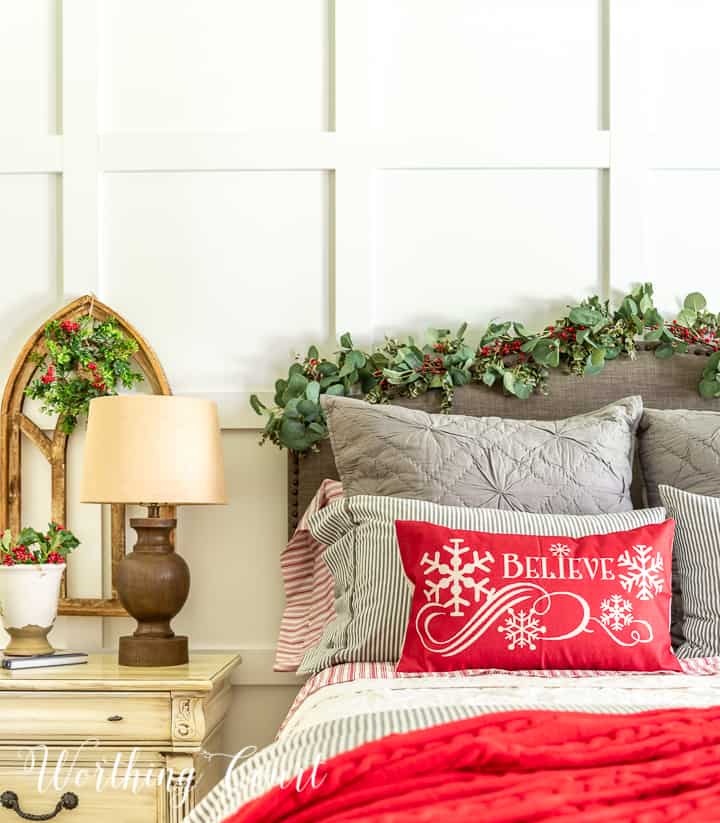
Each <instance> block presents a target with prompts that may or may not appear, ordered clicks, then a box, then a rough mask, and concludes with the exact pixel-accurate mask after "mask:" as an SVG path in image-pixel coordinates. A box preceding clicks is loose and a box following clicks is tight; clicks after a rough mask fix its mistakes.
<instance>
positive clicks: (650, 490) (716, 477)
mask: <svg viewBox="0 0 720 823" xmlns="http://www.w3.org/2000/svg"><path fill="white" fill-rule="evenodd" d="M638 448H639V453H640V465H641V467H642V473H643V479H644V480H645V487H646V489H647V499H648V504H649V505H650V506H660V505H662V504H661V502H660V494H659V492H658V486H659V485H660V484H661V483H662V484H663V485H665V486H672V487H673V488H675V489H681V490H682V491H686V492H692V493H693V494H714V495H717V494H720V412H717V411H687V410H685V409H673V410H671V411H661V410H659V409H645V413H644V414H643V417H642V420H641V422H640V428H639V430H638Z"/></svg>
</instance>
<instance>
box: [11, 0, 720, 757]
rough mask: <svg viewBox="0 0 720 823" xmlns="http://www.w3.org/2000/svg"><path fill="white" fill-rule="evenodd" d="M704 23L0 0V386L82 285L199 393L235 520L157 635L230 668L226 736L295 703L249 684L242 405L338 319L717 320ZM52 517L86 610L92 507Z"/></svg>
mask: <svg viewBox="0 0 720 823" xmlns="http://www.w3.org/2000/svg"><path fill="white" fill-rule="evenodd" d="M718 30H720V4H718V3H717V2H715V1H714V0H655V1H654V2H651V0H22V2H21V0H2V2H1V3H0V101H2V106H0V278H1V280H0V284H1V285H2V291H1V292H0V293H1V295H2V297H1V298H0V340H1V341H2V346H1V347H0V379H1V380H2V381H3V382H4V380H5V378H6V376H7V373H8V370H9V368H10V365H11V363H12V361H13V360H14V358H15V356H16V354H17V352H18V351H19V349H20V347H21V345H22V343H23V342H24V339H25V338H26V337H27V335H28V334H29V333H30V332H31V331H32V330H33V329H34V328H35V327H36V326H37V325H38V324H39V323H40V322H42V320H43V319H44V317H46V316H47V315H48V314H49V313H50V312H51V311H52V310H54V309H56V308H57V307H59V306H60V305H61V304H63V303H64V302H67V301H69V300H70V299H72V298H75V297H77V296H79V295H81V294H84V293H88V292H94V293H95V294H96V295H97V296H98V298H99V299H101V300H102V301H104V302H106V303H108V304H109V305H110V306H112V307H114V308H115V309H116V310H117V311H119V312H120V313H122V314H123V315H125V316H126V317H127V319H128V320H130V322H132V323H133V324H134V325H136V326H137V327H138V328H139V329H140V330H141V331H142V332H143V333H144V334H145V335H146V337H147V339H148V340H149V341H150V343H151V344H152V345H153V346H154V347H155V349H156V351H157V353H158V354H159V356H160V358H161V360H162V362H163V363H164V365H165V367H166V369H167V372H168V376H169V379H170V382H171V384H172V386H173V388H174V390H175V391H176V392H177V393H182V394H202V395H207V396H211V397H214V398H215V399H216V400H217V401H218V403H219V405H220V410H221V415H222V424H223V428H224V433H223V439H224V444H225V452H226V454H225V456H226V465H227V474H228V481H229V488H230V504H229V505H228V506H227V507H224V508H212V509H211V508H205V509H193V510H183V511H182V512H181V523H180V531H179V546H180V550H181V552H182V553H183V555H184V556H185V557H186V558H187V559H188V561H189V563H190V566H191V568H192V574H193V586H192V592H191V594H190V599H189V601H188V604H187V606H186V607H185V609H184V611H183V612H182V614H181V615H180V616H179V618H178V619H177V620H176V628H177V630H178V631H181V632H187V633H189V634H190V636H191V638H192V642H193V645H194V646H195V647H196V648H201V647H204V648H213V647H215V648H239V649H241V650H242V652H243V655H244V657H245V660H246V663H245V664H244V665H243V666H242V667H241V668H240V669H239V670H238V672H237V676H236V692H235V697H236V699H235V704H234V709H233V725H232V729H233V735H232V737H233V739H232V740H231V741H230V743H229V745H231V746H233V747H234V748H239V747H240V746H241V745H245V744H250V743H257V744H260V743H263V742H265V741H266V740H268V739H269V738H270V737H271V735H272V733H273V726H274V725H277V722H279V719H280V718H281V716H282V714H283V712H284V710H285V708H286V707H287V705H288V704H289V702H290V700H291V698H292V696H293V694H294V692H295V689H296V686H295V685H294V681H293V678H292V677H289V676H278V675H273V674H272V673H271V671H270V668H271V661H272V647H273V644H274V641H275V636H276V631H277V626H278V621H279V615H280V609H281V603H282V595H281V586H280V573H279V566H278V555H279V553H280V550H281V548H282V546H283V543H284V540H285V529H286V498H285V480H286V478H285V472H286V468H285V457H284V455H283V454H281V453H279V452H278V451H277V450H274V449H273V448H271V447H268V448H265V449H259V448H258V446H257V440H258V428H259V426H260V425H261V422H262V421H261V420H260V418H257V417H255V415H254V414H253V413H252V412H251V411H250V410H249V409H248V406H247V398H248V395H249V394H250V393H251V392H253V391H260V392H264V393H268V392H270V390H271V388H272V385H273V382H274V380H275V379H276V377H278V376H281V375H282V374H283V372H284V370H285V369H286V367H287V364H288V362H289V359H290V357H291V356H292V354H293V353H294V352H295V351H297V350H301V349H304V348H305V347H306V346H307V345H308V344H309V343H311V342H318V343H320V344H321V345H322V346H323V348H324V349H325V350H327V351H331V350H332V346H333V341H334V340H335V339H336V336H337V335H338V334H339V333H342V332H344V331H346V330H350V331H352V332H353V333H354V334H355V337H356V339H357V340H358V341H359V342H362V343H365V344H370V343H372V342H373V341H378V340H381V339H382V337H383V335H384V334H385V333H403V332H420V331H422V330H423V329H424V328H425V327H426V326H428V325H437V324H443V325H444V324H445V323H449V324H451V325H456V324H459V323H460V322H461V321H463V320H467V321H470V323H471V324H472V325H474V326H475V327H476V328H479V327H481V326H482V325H483V324H484V323H486V322H487V321H489V320H490V319H492V318H494V317H516V318H518V319H524V320H525V321H526V322H527V323H529V324H530V325H536V326H539V325H540V324H542V323H544V322H547V321H550V320H552V319H553V318H554V317H555V316H556V315H557V313H558V312H559V311H560V310H561V309H562V307H563V306H564V305H565V304H566V303H567V302H568V301H572V300H575V299H577V298H578V297H581V296H583V295H588V294H591V293H596V292H597V293H600V294H602V295H606V296H609V295H612V294H617V293H619V292H622V291H623V290H624V289H626V288H627V287H628V286H629V285H630V284H632V283H634V282H637V281H639V280H644V279H652V280H654V281H655V283H656V284H657V286H658V302H659V304H660V306H661V307H662V308H663V309H667V310H672V309H674V308H676V307H677V306H678V304H679V299H680V298H681V297H682V295H683V294H684V293H685V292H686V291H687V290H689V289H699V290H702V291H704V292H705V293H706V294H707V296H708V298H709V299H710V300H711V303H712V305H713V306H714V307H715V308H718V306H720V279H719V278H718V271H719V270H720V232H718V230H717V214H718V202H719V201H720V139H719V138H720V114H718V108H717V106H716V105H715V97H716V93H715V92H716V81H717V78H718V76H720V49H718V48H717V32H718ZM81 440H82V438H81V436H80V437H78V439H77V441H76V444H75V445H73V448H72V451H71V455H70V485H71V494H72V489H73V488H76V486H77V475H78V469H79V463H80V453H81V447H82V443H81ZM27 451H28V456H27V458H26V465H25V480H26V483H27V484H29V485H28V486H27V487H28V488H33V489H35V490H36V491H35V493H34V494H32V495H29V496H28V499H27V502H26V510H25V512H24V518H25V519H26V520H27V521H28V522H34V523H38V522H39V523H42V522H43V519H44V518H46V517H47V516H48V510H49V503H48V500H49V494H48V488H49V476H48V474H47V471H46V469H45V468H44V467H43V465H42V463H41V461H39V460H38V459H36V458H33V457H32V456H30V454H29V450H27ZM70 517H71V525H72V526H74V527H76V528H77V530H78V531H79V532H80V533H81V536H82V537H83V541H84V544H85V545H84V549H83V552H84V557H83V556H82V553H81V554H79V555H78V557H77V559H76V561H75V564H76V567H77V574H76V576H75V580H76V581H78V582H77V583H76V586H78V587H80V588H81V589H82V591H83V593H86V594H90V595H92V594H98V593H99V591H98V587H99V586H100V582H99V580H100V576H99V569H100V566H101V563H100V556H101V545H102V542H103V527H102V519H101V517H100V513H99V510H98V509H96V508H93V507H83V506H81V505H80V504H77V503H74V504H73V506H72V509H71V514H70ZM105 531H106V529H105ZM78 593H79V592H78ZM127 628H128V624H127V622H126V621H117V620H106V621H103V620H101V619H100V618H77V619H75V618H73V619H70V618H63V619H61V620H60V621H59V624H58V627H57V628H56V629H55V637H54V639H55V640H56V642H57V643H63V644H67V645H70V646H80V647H85V648H99V647H101V646H112V645H113V644H114V643H115V642H116V639H117V637H118V636H119V634H121V633H123V632H125V631H127Z"/></svg>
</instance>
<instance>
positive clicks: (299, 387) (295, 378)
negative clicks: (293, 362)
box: [287, 372, 308, 398]
mask: <svg viewBox="0 0 720 823" xmlns="http://www.w3.org/2000/svg"><path fill="white" fill-rule="evenodd" d="M307 384H308V379H307V377H305V375H304V374H300V373H298V372H295V373H294V374H292V375H290V379H289V380H288V387H287V394H288V397H290V398H293V397H302V396H303V395H304V394H305V389H306V387H307Z"/></svg>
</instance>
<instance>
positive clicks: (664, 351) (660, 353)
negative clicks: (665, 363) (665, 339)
mask: <svg viewBox="0 0 720 823" xmlns="http://www.w3.org/2000/svg"><path fill="white" fill-rule="evenodd" d="M673 354H675V348H674V347H673V344H672V343H661V344H660V345H659V346H658V347H657V348H656V349H655V357H659V358H660V359H661V360H664V359H666V358H668V357H672V356H673Z"/></svg>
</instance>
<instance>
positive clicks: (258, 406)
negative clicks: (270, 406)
mask: <svg viewBox="0 0 720 823" xmlns="http://www.w3.org/2000/svg"><path fill="white" fill-rule="evenodd" d="M250 405H251V406H252V409H253V411H254V412H255V414H262V413H263V412H265V411H267V406H265V405H264V403H261V402H260V398H259V397H258V396H257V395H256V394H251V395H250Z"/></svg>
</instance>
